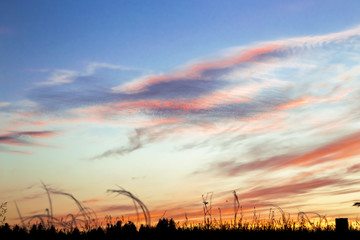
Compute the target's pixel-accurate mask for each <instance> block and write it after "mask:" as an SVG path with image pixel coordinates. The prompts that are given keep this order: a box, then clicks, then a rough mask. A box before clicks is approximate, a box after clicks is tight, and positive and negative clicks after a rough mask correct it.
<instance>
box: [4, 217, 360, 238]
mask: <svg viewBox="0 0 360 240" xmlns="http://www.w3.org/2000/svg"><path fill="white" fill-rule="evenodd" d="M152 237H156V238H167V239H174V238H175V239H180V238H181V239H187V238H191V239H195V238H200V239H205V238H213V237H214V238H216V239H257V238H261V239H265V238H266V239H289V240H293V239H359V238H360V231H359V230H357V229H352V228H351V227H350V229H348V230H343V231H339V230H336V229H335V228H334V227H328V228H318V229H312V230H311V229H307V228H302V229H301V228H296V229H295V228H291V227H290V228H287V227H285V228H284V227H281V228H279V229H276V230H275V229H271V228H269V227H266V226H265V227H256V226H254V227H251V228H249V227H245V226H242V227H241V226H238V227H231V228H228V227H227V226H223V227H220V228H213V227H211V226H206V225H205V226H204V225H197V226H191V227H184V226H177V225H176V224H175V222H174V221H173V220H172V219H170V220H169V219H164V218H163V219H160V220H159V221H158V223H157V224H156V225H154V226H152V227H149V226H144V225H141V226H140V228H137V227H136V226H135V224H134V223H132V222H126V223H124V224H123V223H122V222H121V221H118V222H117V223H116V224H107V225H106V226H105V227H97V228H90V229H87V230H79V229H78V228H74V229H71V230H70V229H61V230H60V229H56V228H55V227H53V226H52V227H44V226H43V225H41V224H37V225H35V224H34V225H32V226H31V227H29V228H24V227H19V226H17V225H15V226H14V227H10V226H9V225H8V224H5V225H3V226H1V227H0V239H1V240H3V239H4V240H5V239H6V240H7V239H29V240H30V239H33V240H36V239H54V240H63V239H64V240H65V239H69V240H71V239H74V240H82V239H83V240H87V239H94V240H95V239H105V240H107V239H109V240H110V239H146V238H148V239H151V238H152Z"/></svg>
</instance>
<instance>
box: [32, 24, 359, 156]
mask: <svg viewBox="0 0 360 240" xmlns="http://www.w3.org/2000/svg"><path fill="white" fill-rule="evenodd" d="M359 47H360V27H356V28H353V29H350V30H347V31H343V32H338V33H331V34H326V35H321V36H309V37H300V38H291V39H283V40H277V41H271V42H262V43H257V44H253V45H250V46H243V47H234V48H229V49H227V50H226V51H224V52H222V53H220V54H218V55H217V56H216V57H214V58H211V59H210V58H206V59H200V60H196V61H191V62H189V63H188V64H186V65H185V66H182V67H179V68H177V70H174V71H169V72H168V73H165V74H158V75H154V74H151V75H150V74H149V72H146V73H145V74H144V72H141V70H140V69H136V68H129V67H126V66H121V65H113V64H110V63H101V62H93V63H90V64H88V65H87V67H86V68H85V70H84V71H83V72H79V71H73V70H55V71H53V72H52V75H50V77H49V78H50V79H49V80H50V81H48V83H49V84H42V85H39V86H37V87H36V88H34V89H31V90H30V91H29V92H28V98H29V99H30V100H31V101H33V102H35V103H36V105H37V106H36V108H34V109H33V111H34V112H36V113H37V114H41V113H43V114H49V113H53V114H56V115H57V116H62V117H63V118H67V119H70V118H71V119H76V118H78V119H88V118H89V116H92V117H94V118H96V119H97V120H98V121H102V122H104V123H105V122H106V121H120V120H121V122H122V123H123V124H129V122H130V124H133V122H132V121H125V120H124V119H142V121H138V122H139V123H140V122H146V121H147V122H149V121H154V124H153V125H156V124H155V123H156V122H158V121H163V122H166V121H167V120H171V119H176V120H177V121H176V122H173V123H172V125H171V124H166V127H167V128H169V129H177V130H181V129H182V128H184V129H188V128H189V126H190V125H192V126H207V128H210V127H212V128H216V127H217V126H224V127H223V128H226V127H225V126H227V127H229V128H232V127H233V129H235V130H236V131H233V132H232V133H231V134H228V135H227V136H226V135H224V134H222V135H221V136H222V137H224V140H223V141H222V142H223V143H225V142H228V143H230V144H229V146H233V145H234V144H235V143H236V144H237V143H238V142H239V141H240V140H241V139H243V138H244V136H247V135H249V134H250V135H251V136H254V135H256V134H260V133H266V134H267V133H273V132H278V133H279V134H280V133H282V132H285V131H286V132H289V133H292V132H294V134H298V135H301V134H302V136H301V137H305V136H308V135H309V132H310V131H315V130H314V129H315V126H316V127H317V130H318V131H320V130H321V131H328V130H331V129H329V128H330V127H329V124H331V123H333V124H334V125H335V123H336V124H339V126H337V127H336V128H338V129H340V128H341V127H342V126H344V125H342V126H341V123H342V122H346V121H347V122H348V124H347V127H346V128H350V127H351V126H353V125H355V120H354V119H355V118H356V114H355V113H356V109H357V108H358V107H359V104H356V101H355V100H356V99H359V97H358V94H359V91H360V86H359V81H358V78H359V76H360V71H359V70H358V69H359V67H360V66H359V64H358V63H359V60H360V56H359V55H358V54H357V53H358V51H355V50H356V49H358V48H359ZM340 57H341V59H343V61H339V60H338V59H339V58H340ZM99 69H102V70H104V71H105V70H114V69H117V70H121V71H137V70H139V71H138V73H139V76H138V77H136V78H134V79H133V80H132V81H126V79H119V82H114V81H112V82H111V83H109V82H107V83H106V84H105V83H104V82H105V80H106V79H104V81H99V80H98V79H96V76H95V75H96V72H97V71H98V70H99ZM119 83H121V84H119ZM350 102H352V103H353V104H349V103H350ZM335 112H336V113H335ZM325 116H326V117H325ZM340 118H342V120H341V119H340ZM170 122H171V121H168V123H170ZM295 122H297V123H301V125H300V127H298V128H296V124H295V125H294V123H295ZM151 125H152V124H150V126H151ZM239 125H241V127H240V126H239ZM132 126H133V125H132ZM134 127H135V128H139V129H140V128H143V127H144V126H141V125H139V126H134ZM334 128H335V127H334ZM152 131H155V128H152V130H151V131H146V132H143V133H142V135H141V138H142V139H146V138H148V137H147V135H148V134H151V132H152ZM156 131H159V132H161V134H160V137H161V136H163V137H165V136H167V134H165V131H164V129H162V128H161V126H158V130H156ZM331 131H332V130H331ZM179 132H182V131H179ZM160 137H159V138H160ZM299 137H300V136H299ZM141 141H144V140H141ZM141 141H139V142H133V140H132V139H131V138H129V146H124V147H119V148H117V149H110V150H108V151H105V152H104V153H103V154H100V155H98V156H97V157H98V158H102V157H105V156H116V155H123V154H128V153H131V152H133V151H136V150H138V149H140V148H141V147H142V146H143V145H142V144H143V142H141ZM219 142H221V140H218V141H212V140H209V141H206V140H201V141H199V143H206V144H213V145H216V144H219ZM231 142H234V143H231ZM206 144H199V146H200V145H206ZM222 145H224V144H222ZM190 146H191V144H187V147H188V148H189V147H190ZM180 149H181V148H180ZM273 157H275V156H273ZM290 157H291V156H290ZM277 161H280V160H277Z"/></svg>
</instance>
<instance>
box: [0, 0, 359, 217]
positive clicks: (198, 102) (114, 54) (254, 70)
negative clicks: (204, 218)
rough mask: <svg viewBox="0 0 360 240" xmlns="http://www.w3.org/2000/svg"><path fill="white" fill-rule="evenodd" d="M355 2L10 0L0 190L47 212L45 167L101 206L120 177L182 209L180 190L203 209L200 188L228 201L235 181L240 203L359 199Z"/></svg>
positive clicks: (147, 197) (27, 210)
mask: <svg viewBox="0 0 360 240" xmlns="http://www.w3.org/2000/svg"><path fill="white" fill-rule="evenodd" d="M358 9H360V2H359V1H76V2H74V1H31V2H30V1H2V2H1V3H0V51H1V53H2V55H1V56H2V57H0V84H1V88H0V161H1V164H2V166H4V168H2V169H1V170H2V171H1V172H0V173H1V174H0V175H1V177H0V181H1V182H7V183H9V184H7V186H4V187H0V193H3V194H0V195H1V196H2V198H0V201H9V202H10V201H18V202H19V204H22V206H24V207H23V208H24V214H25V215H26V214H27V215H31V213H34V212H37V213H39V212H41V211H43V207H42V206H43V204H46V198H44V196H45V195H44V192H43V189H42V187H41V186H42V185H41V181H44V182H46V183H47V184H49V186H51V187H52V188H53V189H63V190H64V191H71V192H74V194H75V193H76V194H77V196H78V197H79V198H81V200H83V201H85V202H88V203H90V204H93V205H92V206H91V207H92V208H94V209H95V210H97V211H98V212H99V214H100V215H101V214H104V209H111V207H112V206H113V204H114V203H113V202H112V201H113V199H108V198H106V196H104V191H105V189H106V188H108V187H113V186H114V185H116V184H118V185H121V186H123V187H125V188H127V189H129V190H133V191H136V192H137V193H138V194H139V195H141V196H140V197H141V198H143V200H144V202H147V203H148V204H149V206H150V208H151V209H152V210H153V212H155V213H156V212H162V211H164V210H166V209H162V207H161V206H164V205H166V206H168V210H169V211H168V214H170V213H171V212H172V214H174V215H173V216H180V215H181V214H183V213H182V212H181V211H184V209H182V210H179V208H180V207H179V206H178V205H177V203H176V202H174V200H173V199H174V197H176V198H177V199H178V200H179V201H183V202H185V203H186V204H184V206H185V207H186V206H187V207H188V209H189V210H187V212H188V213H189V212H191V211H193V213H194V218H195V216H196V213H197V211H198V210H199V211H201V206H197V205H196V204H194V202H193V201H197V200H196V199H198V198H200V196H201V194H204V193H206V192H214V193H215V195H214V201H215V200H216V201H217V204H219V207H223V208H224V209H227V208H229V209H231V207H232V206H228V205H226V203H227V202H228V201H227V200H228V199H226V198H227V197H230V198H231V197H232V191H233V190H235V189H236V190H237V191H238V192H239V194H240V195H239V198H240V199H241V197H242V199H243V202H242V204H243V205H244V208H245V207H249V209H251V208H252V206H253V205H254V204H259V203H260V202H264V201H262V200H263V199H262V198H266V200H267V204H279V205H281V206H283V207H284V208H286V207H287V208H288V211H297V210H296V209H299V208H304V209H311V210H318V211H325V210H326V209H327V210H328V212H326V214H328V215H330V216H334V217H335V216H337V215H346V214H352V213H353V209H352V208H351V203H352V202H353V201H355V200H356V191H355V189H357V187H358V182H359V179H358V177H357V176H356V172H357V171H358V170H359V169H360V167H359V165H358V164H357V163H356V158H357V157H358V155H359V154H360V152H359V151H358V150H357V149H358V147H359V146H360V138H359V136H360V134H359V133H360V131H359V130H360V129H359V127H360V126H359V124H358V122H359V121H358V120H359V114H358V111H357V109H358V107H359V104H358V103H357V102H358V100H359V99H360V98H359V89H360V88H359V81H360V80H359V75H360V72H359V70H358V69H359V64H358V62H359V59H360V56H359V54H358V52H359V49H360V48H359V46H360V36H359V35H360V31H359V26H360V14H358ZM70 166H71V167H70ZM55 169H56V170H57V171H55V172H54V170H55ZM195 183H196V184H195ZM239 183H241V184H239ZM264 183H265V184H264ZM189 184H191V187H187V186H188V185H189ZM240 185H241V186H240ZM89 186H92V187H91V190H90V189H89ZM154 186H156V187H155V189H156V190H154ZM16 189H17V190H16ZM24 189H27V190H26V191H24ZM272 192H275V193H276V194H272ZM343 193H344V194H343ZM345 193H346V194H345ZM178 194H180V195H181V197H179V196H178ZM226 194H228V195H226ZM29 196H30V197H29ZM290 198H293V199H294V202H290V203H289V199H290ZM325 198H326V199H327V203H326V204H325V205H324V206H326V209H325V208H324V207H321V205H320V202H322V201H323V199H325ZM44 199H45V200H44ZM90 200H91V201H90ZM338 200H339V201H340V200H341V202H342V203H346V204H343V205H338ZM29 201H35V202H29ZM44 201H45V203H44ZM60 202H61V201H60ZM299 202H302V203H303V204H299ZM198 203H199V204H200V205H201V201H199V202H198ZM60 205H61V204H60ZM31 206H33V207H34V208H35V209H31ZM349 206H350V207H349ZM185 207H184V208H185ZM263 207H265V206H263ZM59 209H60V210H59V212H61V213H64V212H66V211H67V210H66V209H67V206H65V205H61V206H59ZM294 209H295V210H294ZM9 212H10V213H9V214H10V219H11V221H14V222H16V221H17V220H18V219H17V216H16V211H15V209H14V206H10V211H9ZM59 214H60V213H59ZM114 214H117V213H114ZM118 214H123V213H118ZM155 216H156V214H155ZM169 216H170V215H169ZM352 216H353V215H352Z"/></svg>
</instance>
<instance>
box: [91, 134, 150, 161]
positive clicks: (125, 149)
mask: <svg viewBox="0 0 360 240" xmlns="http://www.w3.org/2000/svg"><path fill="white" fill-rule="evenodd" d="M143 135H144V129H135V133H134V134H133V135H132V136H130V137H129V143H128V145H127V146H122V147H119V148H115V149H111V150H107V151H105V152H103V153H102V154H100V155H98V156H95V157H92V158H90V160H97V159H101V158H105V157H110V156H123V155H125V154H129V153H131V152H133V151H135V150H137V149H139V148H141V147H142V146H143V144H144V143H143V139H142V138H143Z"/></svg>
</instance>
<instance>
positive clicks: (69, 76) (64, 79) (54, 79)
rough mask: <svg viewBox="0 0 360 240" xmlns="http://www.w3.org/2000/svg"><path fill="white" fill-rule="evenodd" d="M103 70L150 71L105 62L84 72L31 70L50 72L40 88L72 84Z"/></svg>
mask: <svg viewBox="0 0 360 240" xmlns="http://www.w3.org/2000/svg"><path fill="white" fill-rule="evenodd" d="M101 69H112V70H119V71H138V72H145V71H148V70H145V69H141V68H132V67H128V66H123V65H116V64H111V63H105V62H91V63H89V64H88V65H87V66H86V68H85V71H84V72H79V71H74V70H69V69H55V70H52V71H50V70H49V69H31V71H37V72H50V76H49V77H48V79H47V81H44V82H39V83H38V85H40V86H47V85H60V84H68V83H72V82H74V81H76V79H77V78H81V77H88V76H92V75H94V74H95V73H96V72H97V71H99V70H101Z"/></svg>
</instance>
